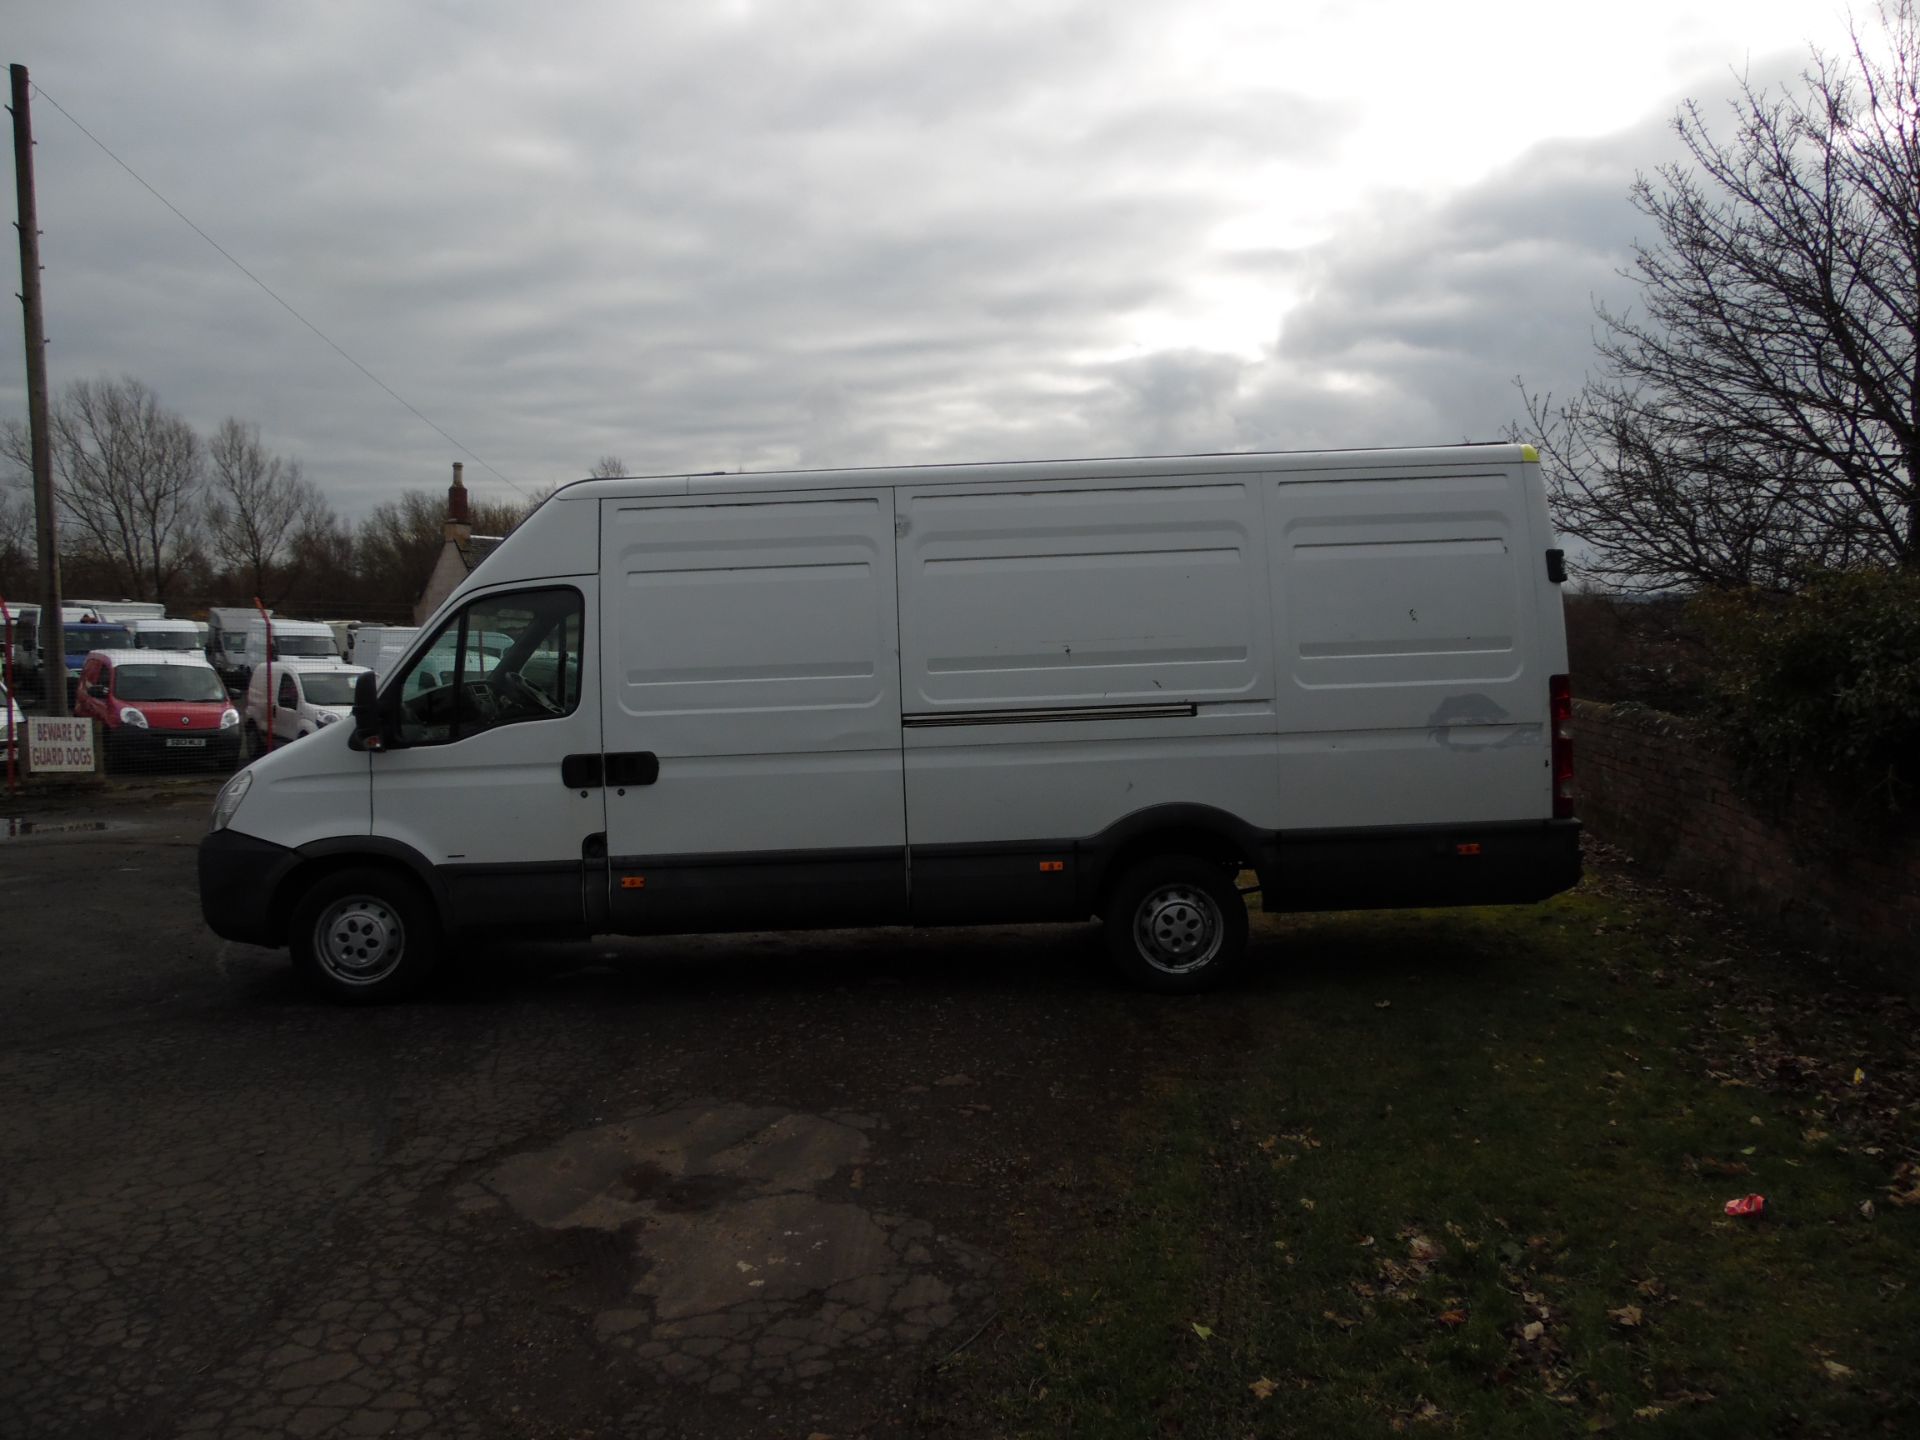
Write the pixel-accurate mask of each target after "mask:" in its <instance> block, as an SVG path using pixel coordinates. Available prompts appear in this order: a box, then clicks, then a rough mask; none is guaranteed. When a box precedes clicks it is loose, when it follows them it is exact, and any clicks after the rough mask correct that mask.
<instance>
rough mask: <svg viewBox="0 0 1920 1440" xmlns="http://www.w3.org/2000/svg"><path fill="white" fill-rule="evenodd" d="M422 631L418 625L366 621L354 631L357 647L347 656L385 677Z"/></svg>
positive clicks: (354, 641)
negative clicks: (373, 623) (368, 623)
mask: <svg viewBox="0 0 1920 1440" xmlns="http://www.w3.org/2000/svg"><path fill="white" fill-rule="evenodd" d="M419 633H420V629H419V627H418V626H416V625H362V626H361V627H360V628H359V629H358V630H356V631H354V632H353V649H352V650H351V651H349V652H348V654H347V658H348V659H349V660H351V661H352V662H353V663H354V664H356V665H364V666H366V667H367V669H369V670H371V671H373V673H374V675H375V676H376V677H377V678H379V679H382V680H384V679H386V678H387V672H388V671H389V670H391V669H392V668H393V666H394V662H396V661H397V660H399V658H400V657H401V656H402V655H404V654H406V653H407V647H408V646H410V645H412V644H413V637H414V636H416V635H418V634H419Z"/></svg>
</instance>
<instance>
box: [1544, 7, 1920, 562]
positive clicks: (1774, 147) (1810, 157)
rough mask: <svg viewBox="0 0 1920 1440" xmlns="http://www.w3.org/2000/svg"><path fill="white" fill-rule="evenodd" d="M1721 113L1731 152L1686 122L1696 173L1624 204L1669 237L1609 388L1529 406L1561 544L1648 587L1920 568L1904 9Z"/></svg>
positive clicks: (1912, 178) (1915, 287)
mask: <svg viewBox="0 0 1920 1440" xmlns="http://www.w3.org/2000/svg"><path fill="white" fill-rule="evenodd" d="M1730 110H1731V122H1732V124H1731V134H1732V138H1731V139H1727V140H1722V139H1719V138H1716V136H1715V135H1714V133H1713V130H1712V128H1711V125H1710V123H1709V120H1708V118H1707V117H1706V116H1705V115H1704V114H1703V113H1702V111H1701V110H1700V108H1699V107H1698V106H1697V105H1694V104H1691V103H1689V104H1688V105H1687V106H1685V107H1684V108H1682V109H1681V111H1680V112H1679V113H1678V114H1677V115H1676V116H1675V118H1674V129H1675V131H1676V133H1677V134H1678V135H1679V137H1680V139H1681V141H1682V143H1683V144H1684V146H1685V147H1686V150H1687V153H1688V155H1689V157H1690V161H1691V163H1683V164H1674V165H1668V166H1664V167H1662V168H1661V169H1660V170H1658V171H1657V172H1655V174H1654V175H1653V176H1651V177H1647V176H1642V177H1641V178H1640V179H1639V180H1637V181H1636V182H1635V185H1634V188H1633V191H1632V194H1631V198H1632V201H1633V204H1634V206H1635V208H1637V209H1638V210H1639V211H1640V213H1641V214H1643V215H1645V216H1646V217H1647V218H1648V219H1649V220H1651V221H1652V222H1653V225H1654V227H1655V230H1656V232H1657V238H1656V239H1654V240H1652V241H1649V242H1645V243H1641V244H1638V245H1636V246H1635V248H1634V255H1633V264H1632V266H1631V268H1630V269H1629V270H1628V271H1626V272H1625V274H1626V278H1628V279H1631V280H1633V281H1634V282H1635V283H1636V284H1637V285H1638V286H1639V289H1640V310H1639V313H1637V314H1636V313H1632V312H1622V311H1615V310H1611V309H1608V308H1606V307H1604V306H1603V307H1601V309H1600V312H1599V316H1600V321H1601V325H1602V329H1603V333H1602V335H1601V337H1600V339H1599V341H1598V342H1597V346H1598V350H1599V355H1600V366H1599V376H1598V378H1597V379H1595V380H1593V381H1592V382H1590V383H1589V384H1588V386H1587V387H1586V389H1585V390H1584V391H1583V392H1582V393H1581V394H1580V395H1579V396H1577V397H1576V398H1575V399H1574V400H1573V401H1572V402H1570V403H1566V404H1563V405H1560V406H1555V405H1554V403H1553V401H1552V399H1551V397H1536V396H1531V395H1530V396H1528V397H1527V410H1528V416H1529V421H1530V423H1531V426H1532V430H1533V433H1534V434H1536V435H1537V436H1538V437H1539V439H1540V440H1541V442H1542V446H1543V450H1544V452H1545V453H1544V455H1543V458H1544V459H1545V460H1546V462H1547V466H1548V474H1549V480H1550V483H1551V485H1552V487H1553V492H1554V499H1555V502H1556V508H1557V513H1558V519H1559V523H1560V525H1561V527H1562V528H1563V529H1564V530H1566V531H1567V532H1569V533H1570V534H1573V535H1575V536H1578V537H1579V538H1580V539H1581V540H1583V541H1585V542H1586V550H1587V555H1588V560H1587V569H1588V570H1589V571H1591V572H1592V573H1593V574H1595V575H1596V576H1598V577H1599V578H1601V579H1604V580H1607V581H1610V582H1613V583H1616V584H1620V585H1623V586H1626V587H1628V588H1636V589H1654V588H1660V587H1662V586H1671V585H1676V584H1697V585H1706V586H1716V587H1717V586H1728V585H1761V586H1765V587H1769V588H1791V587H1792V586H1794V585H1795V584H1797V583H1798V582H1799V581H1800V580H1801V579H1802V578H1804V577H1805V576H1806V575H1807V574H1809V573H1810V572H1811V571H1813V570H1815V569H1819V568H1834V567H1845V566H1849V565H1857V564H1872V565H1884V566H1905V567H1914V566H1920V373H1916V351H1917V350H1920V300H1917V299H1916V297H1920V224H1916V221H1915V216H1916V215H1920V26H1916V9H1915V0H1890V3H1888V4H1887V5H1885V6H1883V7H1882V9H1881V11H1880V23H1879V27H1878V32H1877V34H1875V35H1871V36H1869V35H1863V34H1862V32H1861V31H1860V30H1859V29H1858V28H1856V29H1855V31H1854V34H1853V45H1852V49H1851V50H1850V52H1849V53H1848V54H1846V55H1844V56H1840V57H1832V56H1827V55H1823V54H1821V53H1819V52H1818V51H1816V52H1814V54H1813V58H1812V62H1811V65H1810V67H1809V68H1808V69H1807V70H1806V71H1805V72H1803V74H1802V75H1801V77H1800V83H1799V85H1798V86H1797V87H1790V88H1789V89H1787V90H1785V91H1782V92H1779V93H1775V92H1774V91H1771V90H1765V89H1755V88H1754V87H1753V86H1752V84H1751V83H1749V82H1747V81H1744V80H1743V81H1742V82H1741V84H1740V88H1739V92H1738V94H1737V95H1736V97H1735V98H1734V100H1733V101H1732V102H1731V105H1730Z"/></svg>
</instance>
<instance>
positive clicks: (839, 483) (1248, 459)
mask: <svg viewBox="0 0 1920 1440" xmlns="http://www.w3.org/2000/svg"><path fill="white" fill-rule="evenodd" d="M1562 574H1563V572H1562V569H1561V555H1560V552H1559V550H1558V549H1556V548H1555V544H1554V537H1553V533H1552V529H1551V526H1550V524H1549V521H1548V517H1547V507H1546V499H1545V495H1544V493H1543V491H1542V488H1541V482H1540V477H1539V464H1538V462H1537V459H1536V457H1535V455H1534V453H1533V451H1532V450H1531V449H1530V448H1528V447H1523V446H1519V445H1492V446H1471V447H1457V448H1446V449H1429V450H1402V451H1347V452H1330V453H1319V454H1287V455H1212V456H1196V457H1189V458H1175V459H1168V458H1150V459H1127V460H1093V461H1074V462H1060V463H1047V464H1020V465H977V466H974V465H969V466H938V467H925V468H910V469H893V470H852V471H839V472H832V471H828V472H806V473H789V474H764V475H716V476H696V477H688V476H667V477H660V478H654V479H616V480H595V481H583V482H581V483H578V484H575V485H572V486H569V487H567V488H566V489H563V490H561V491H559V492H558V493H556V494H555V495H554V496H553V497H552V498H551V499H550V500H548V502H547V503H546V504H544V505H542V506H541V507H540V508H539V509H538V510H537V511H535V512H534V514H533V515H532V516H531V517H529V519H528V520H527V521H526V523H525V524H523V525H522V526H521V527H520V528H519V529H518V530H516V531H515V532H514V533H513V534H512V535H511V536H509V537H508V538H507V539H506V541H505V542H504V543H502V544H501V546H500V548H499V549H498V550H496V551H495V552H494V553H493V555H492V556H491V557H490V558H489V559H488V561H487V563H486V565H485V566H484V567H483V568H482V569H481V570H480V571H477V572H476V573H475V574H474V575H473V576H472V577H471V578H470V579H469V580H468V581H466V582H465V583H464V584H463V585H461V586H460V588H458V589H457V590H455V591H454V593H453V594H452V595H451V596H450V597H449V598H448V600H447V601H446V603H445V604H444V605H443V606H442V607H441V609H440V610H439V612H438V613H437V614H436V615H435V616H434V617H433V618H432V619H431V620H430V621H429V622H428V623H427V624H426V625H425V626H423V627H422V631H421V634H420V635H419V636H418V637H417V638H416V640H415V642H414V644H413V646H412V648H411V649H410V651H409V652H408V654H407V655H406V656H405V657H404V658H403V659H402V660H401V661H400V663H399V664H398V665H396V666H395V667H394V668H393V670H392V671H391V672H390V673H389V674H388V675H387V676H386V678H385V680H384V682H381V683H379V684H378V686H377V687H376V684H375V682H374V681H372V680H370V679H369V680H363V681H361V682H360V687H361V688H360V694H359V696H358V699H357V703H356V706H355V713H354V720H353V723H352V724H342V725H335V726H332V727H330V728H329V729H327V730H324V731H321V732H320V733H319V734H318V735H316V736H314V737H313V738H312V739H310V740H307V741H305V742H303V743H301V744H299V745H294V746H289V747H288V748H287V749H286V750H284V751H276V752H275V753H274V754H272V755H269V756H267V757H266V758H264V759H262V760H259V761H257V762H256V763H254V764H253V765H252V766H250V767H249V768H248V769H247V770H246V771H245V772H243V773H242V774H241V775H240V776H238V777H236V778H235V779H234V781H233V782H232V783H230V784H229V785H228V786H227V787H226V788H225V789H224V790H223V791H222V792H221V794H220V797H219V799H218V801H217V802H216V804H215V807H214V816H213V830H212V833H211V834H209V835H208V836H207V838H206V839H205V841H204V842H203V843H202V846H201V852H200V889H201V903H202V908H203V911H204V913H205V915H206V918H207V921H208V923H209V924H210V925H211V926H212V927H213V929H214V930H215V931H217V932H218V933H219V934H221V935H223V936H225V937H227V938H228V939H233V940H244V941H250V942H253V943H257V944H264V945H288V946H290V947H291V949H292V952H293V956H294V959H295V961H296V963H297V964H298V966H299V968H300V969H301V970H302V971H303V972H304V973H305V974H306V975H307V976H308V977H309V978H310V979H311V980H312V981H314V982H315V983H316V984H317V985H319V986H320V987H321V988H322V989H324V990H326V991H328V992H330V993H332V994H334V995H336V996H339V997H341V998H346V999H375V998H383V997H387V996H391V995H396V994H400V993H404V992H405V991H407V990H409V989H411V988H413V987H414V986H416V985H418V984H419V983H420V982H421V981H422V980H423V979H424V978H425V977H426V975H427V974H428V973H429V972H430V971H431V969H432V968H433V966H434V964H435V962H436V960H437V958H438V957H439V956H441V955H442V954H443V953H446V952H445V947H444V945H443V940H444V938H445V937H446V935H447V934H448V933H449V932H450V931H453V930H462V929H466V930H472V931H477V932H485V933H500V932H501V931H503V930H506V929H510V928H523V929H525V930H527V931H529V932H531V933H534V934H540V935H547V936H551V935H554V934H556V933H570V934H578V935H589V934H595V933H618V934H627V935H645V934H656V933H663V932H681V931H717V930H746V929H761V928H769V929H771V928H795V927H803V926H844V925H889V924H902V923H909V924H919V925H949V924H963V923H971V922H989V921H993V922H1003V921H1041V920H1060V921H1071V920H1082V919H1085V918H1087V917H1088V916H1093V915H1098V916H1100V917H1101V918H1102V919H1103V920H1104V921H1105V922H1106V930H1107V935H1108V945H1109V949H1110V951H1111V954H1112V956H1113V958H1114V959H1115V961H1116V962H1117V963H1118V964H1119V965H1120V966H1121V968H1122V969H1123V970H1124V971H1126V972H1127V973H1128V974H1129V975H1131V976H1132V977H1133V978H1135V979H1136V980H1138V981H1140V982H1141V983H1143V984H1146V985H1149V986H1152V987H1154V988H1157V989H1161V990H1167V991H1184V990H1193V989H1198V988H1200V987H1202V986H1204V985H1208V984H1211V983H1214V982H1215V981H1217V980H1219V979H1221V978H1223V977H1224V976H1225V975H1227V974H1229V973H1230V972H1231V971H1232V970H1233V968H1234V967H1235V965H1236V964H1237V963H1238V961H1239V960H1240V958H1241V956H1242V953H1243V951H1244V949H1245V946H1246V937H1247V921H1246V911H1245V904H1244V900H1243V898H1242V895H1241V893H1240V891H1239V889H1238V887H1237V885H1236V877H1237V876H1238V875H1239V874H1240V873H1241V872H1242V871H1244V870H1252V871H1254V872H1255V873H1256V874H1257V875H1258V877H1259V882H1260V887H1261V892H1262V895H1263V899H1264V903H1265V906H1266V908H1268V909H1270V910H1312V909H1349V908H1360V907H1368V906H1396V905H1444V904H1483V903H1499V902H1525V901H1533V900H1538V899H1542V898H1544V897H1546V896H1548V895H1551V894H1553V893H1555V892H1556V891H1559V890H1562V889H1564V888H1566V887H1567V886H1569V885H1571V884H1573V883H1574V881H1575V880H1576V879H1577V878H1578V876H1579V871H1580V861H1579V848H1578V834H1577V825H1576V822H1575V821H1574V820H1573V816H1572V788H1571V786H1572V771H1571V758H1570V741H1569V739H1568V731H1567V724H1568V715H1569V709H1570V701H1569V699H1568V691H1567V678H1566V673H1565V672H1566V641H1565V635H1564V631H1563V628H1562V621H1561V606H1560V595H1559V590H1558V588H1557V582H1558V581H1559V580H1560V579H1561V578H1562ZM478 635H498V636H504V637H507V640H508V644H507V647H506V649H505V650H504V653H502V654H500V655H499V656H498V657H495V656H493V655H491V654H485V655H484V658H483V659H480V660H477V661H472V660H470V657H471V656H473V655H474V654H475V652H476V651H477V650H480V649H481V647H477V646H472V645H470V644H469V637H473V636H478ZM486 648H487V649H491V648H492V647H486ZM449 654H450V655H452V656H453V657H454V663H453V665H452V668H451V671H448V669H447V668H446V666H445V664H444V659H443V657H445V656H447V655H449ZM429 663H431V667H432V668H433V669H434V671H435V674H434V683H432V684H419V683H415V675H414V672H415V670H416V668H423V667H427V666H428V665H429Z"/></svg>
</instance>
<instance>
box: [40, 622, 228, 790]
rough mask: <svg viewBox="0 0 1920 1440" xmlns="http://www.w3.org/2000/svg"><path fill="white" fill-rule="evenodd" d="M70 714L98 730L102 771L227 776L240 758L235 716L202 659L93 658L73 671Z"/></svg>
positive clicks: (125, 654)
mask: <svg viewBox="0 0 1920 1440" xmlns="http://www.w3.org/2000/svg"><path fill="white" fill-rule="evenodd" d="M73 713H74V714H75V715H78V716H82V717H84V718H86V719H90V720H98V721H99V722H100V723H101V725H102V727H103V728H104V744H105V749H106V755H107V762H108V764H109V765H113V766H126V765H130V764H131V765H134V766H136V767H152V768H156V769H158V768H175V767H177V766H178V765H179V764H180V763H182V762H194V761H206V762H210V763H211V764H213V765H214V766H215V767H217V768H218V769H221V770H231V769H232V768H233V767H234V764H235V763H236V762H237V761H238V759H239V757H240V712H239V711H238V710H236V709H234V708H233V705H232V704H231V703H230V702H229V701H228V699H227V691H226V687H225V686H223V685H222V684H221V683H220V677H219V676H218V675H216V674H215V673H214V669H213V666H211V665H209V664H208V663H207V661H206V658H205V657H204V656H200V655H190V654H180V653H175V652H170V651H165V650H95V651H93V652H92V653H91V654H89V655H88V656H87V659H86V663H85V664H84V665H82V666H81V668H80V689H79V692H78V694H77V695H76V696H75V698H74V702H73Z"/></svg>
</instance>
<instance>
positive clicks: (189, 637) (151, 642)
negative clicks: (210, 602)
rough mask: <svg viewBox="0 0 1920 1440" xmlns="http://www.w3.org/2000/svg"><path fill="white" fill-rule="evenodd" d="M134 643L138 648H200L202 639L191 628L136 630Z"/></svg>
mask: <svg viewBox="0 0 1920 1440" xmlns="http://www.w3.org/2000/svg"><path fill="white" fill-rule="evenodd" d="M133 644H134V648H135V649H137V650H198V649H199V648H200V639H199V637H198V636H196V635H195V634H194V633H193V632H192V631H191V630H136V631H134V632H133Z"/></svg>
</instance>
